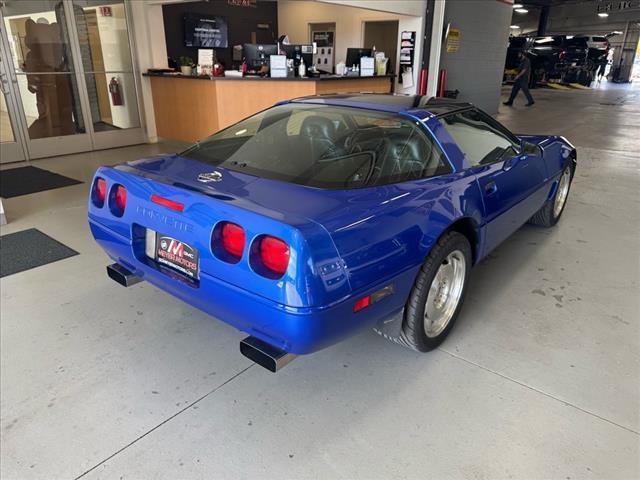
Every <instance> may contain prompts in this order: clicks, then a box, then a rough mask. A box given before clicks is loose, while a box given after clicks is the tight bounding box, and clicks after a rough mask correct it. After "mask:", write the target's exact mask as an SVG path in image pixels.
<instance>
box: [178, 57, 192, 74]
mask: <svg viewBox="0 0 640 480" xmlns="http://www.w3.org/2000/svg"><path fill="white" fill-rule="evenodd" d="M192 67H193V60H192V59H191V57H180V72H181V73H182V75H186V76H190V75H191V68H192Z"/></svg>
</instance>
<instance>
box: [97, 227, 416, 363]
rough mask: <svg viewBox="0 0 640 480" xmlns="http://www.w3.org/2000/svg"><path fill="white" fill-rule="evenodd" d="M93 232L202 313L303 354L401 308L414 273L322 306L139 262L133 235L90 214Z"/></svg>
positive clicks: (135, 269) (134, 268) (117, 257)
mask: <svg viewBox="0 0 640 480" xmlns="http://www.w3.org/2000/svg"><path fill="white" fill-rule="evenodd" d="M89 226H90V229H91V233H92V234H93V236H94V238H95V239H96V241H97V242H98V244H99V245H100V246H101V247H102V248H103V249H104V250H105V251H106V253H107V254H108V255H109V257H111V258H112V259H113V260H114V261H115V262H117V263H119V264H121V265H123V266H124V267H125V268H126V269H128V270H130V271H131V272H132V273H133V274H134V275H136V276H137V277H140V278H141V279H143V280H146V281H148V282H149V283H151V284H153V285H155V286H156V287H158V288H160V289H162V290H164V291H165V292H167V293H169V294H171V295H173V296H175V297H177V298H179V299H181V300H183V301H184V302H186V303H188V304H189V305H192V306H193V307H195V308H198V309H199V310H202V311H204V312H205V313H207V314H209V315H211V316H214V317H216V318H218V319H220V320H222V321H224V322H225V323H228V324H230V325H232V326H234V327H235V328H237V329H238V330H241V331H243V332H246V333H248V334H249V335H252V336H254V337H257V338H259V339H261V340H263V341H265V342H267V343H269V344H271V345H273V346H275V347H277V348H279V349H281V350H284V351H286V352H290V353H295V354H307V353H312V352H314V351H317V350H320V349H322V348H324V347H327V346H329V345H332V344H334V343H337V342H338V341H340V340H342V339H343V338H346V337H347V336H349V335H351V334H353V333H355V332H356V331H357V330H359V329H361V328H363V327H367V326H369V327H372V326H374V325H375V324H376V323H377V322H378V321H380V320H383V319H385V318H387V317H391V316H393V315H394V314H396V313H397V312H398V311H400V310H401V309H402V308H403V307H404V304H405V302H406V297H407V296H408V292H409V291H410V288H411V285H412V284H413V281H414V279H415V275H416V273H417V269H418V268H419V266H418V267H416V268H415V269H410V270H407V271H405V272H403V273H401V274H399V275H397V276H396V277H394V278H393V279H391V280H386V281H384V282H376V283H375V284H372V285H371V286H370V287H367V289H366V290H363V291H360V292H357V293H356V294H354V295H350V296H349V297H347V298H344V299H342V300H341V301H339V302H337V303H335V304H333V305H330V306H321V307H303V308H302V307H289V306H285V305H281V304H278V303H276V302H273V301H272V300H269V299H267V298H264V297H261V296H259V295H256V294H254V293H252V292H250V291H248V290H245V289H242V288H239V287H237V286H235V285H232V284H230V283H227V282H225V281H224V280H221V279H219V278H217V277H214V276H211V275H209V274H207V273H206V272H200V279H199V282H198V283H197V284H194V283H193V282H189V281H186V280H185V279H184V278H183V277H181V276H180V275H179V274H172V272H168V271H166V270H164V271H163V270H161V269H159V268H158V267H157V266H154V265H152V264H151V263H150V262H143V261H141V260H140V259H138V258H136V256H135V255H134V253H133V247H132V244H131V240H130V239H129V238H127V237H124V236H122V235H121V234H119V233H116V232H114V231H113V230H111V229H108V228H107V227H105V226H104V225H102V224H101V223H99V222H97V221H95V219H93V218H91V217H90V218H89ZM389 284H393V285H394V291H395V293H394V294H393V295H391V296H390V297H388V298H385V299H384V300H382V301H380V302H377V303H374V304H372V305H370V306H369V307H368V308H366V309H364V310H361V311H359V312H357V313H354V312H353V304H354V301H355V300H356V299H358V298H361V297H362V296H365V295H368V294H370V293H373V292H375V291H377V290H378V289H380V288H382V287H385V286H387V285H389Z"/></svg>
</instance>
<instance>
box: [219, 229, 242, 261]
mask: <svg viewBox="0 0 640 480" xmlns="http://www.w3.org/2000/svg"><path fill="white" fill-rule="evenodd" d="M221 234H222V247H223V248H224V249H225V251H226V252H227V253H228V254H229V255H231V256H233V257H236V258H238V259H239V258H240V257H242V252H243V251H244V237H245V235H244V228H242V227H241V226H240V225H237V224H235V223H231V222H226V223H225V224H224V225H223V226H222V231H221Z"/></svg>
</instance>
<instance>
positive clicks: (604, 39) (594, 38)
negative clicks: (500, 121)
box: [591, 37, 607, 42]
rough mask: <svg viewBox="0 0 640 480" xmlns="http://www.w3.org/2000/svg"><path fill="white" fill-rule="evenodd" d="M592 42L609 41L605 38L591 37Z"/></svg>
mask: <svg viewBox="0 0 640 480" xmlns="http://www.w3.org/2000/svg"><path fill="white" fill-rule="evenodd" d="M591 41H593V42H606V41H607V39H606V38H605V37H591Z"/></svg>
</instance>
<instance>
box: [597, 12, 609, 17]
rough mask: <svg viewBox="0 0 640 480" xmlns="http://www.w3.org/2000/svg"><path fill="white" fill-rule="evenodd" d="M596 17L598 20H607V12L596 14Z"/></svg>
mask: <svg viewBox="0 0 640 480" xmlns="http://www.w3.org/2000/svg"><path fill="white" fill-rule="evenodd" d="M598 16H599V17H600V18H607V17H608V16H609V14H608V13H607V12H600V13H599V14H598Z"/></svg>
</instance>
